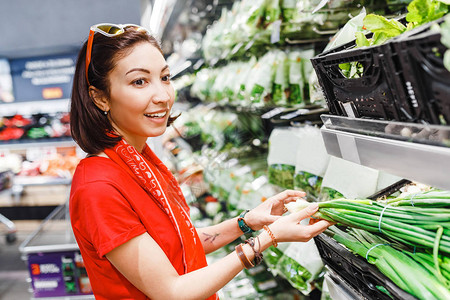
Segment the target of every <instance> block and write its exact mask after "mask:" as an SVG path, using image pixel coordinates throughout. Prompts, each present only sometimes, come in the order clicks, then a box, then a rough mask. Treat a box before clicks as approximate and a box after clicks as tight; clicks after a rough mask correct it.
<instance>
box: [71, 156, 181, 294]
mask: <svg viewBox="0 0 450 300" xmlns="http://www.w3.org/2000/svg"><path fill="white" fill-rule="evenodd" d="M70 194H71V195H70V218H71V223H72V228H73V231H74V234H75V238H76V240H77V243H78V246H79V247H80V251H81V254H82V256H83V260H84V263H85V265H86V270H87V273H88V276H89V280H90V282H91V286H92V290H93V292H94V295H95V296H96V299H148V298H147V297H146V296H145V295H144V294H143V293H142V292H141V291H140V290H138V289H137V288H136V287H134V286H133V285H132V284H131V283H130V282H129V281H128V280H127V279H126V278H125V277H124V276H123V275H122V274H121V273H120V272H119V271H118V270H117V269H116V268H115V267H114V266H113V265H112V264H111V263H110V262H109V261H108V260H107V259H106V257H105V254H107V253H108V252H109V251H111V250H112V249H114V248H115V247H117V246H119V245H121V244H123V243H125V242H127V241H129V240H130V239H132V238H134V237H136V236H138V235H141V234H142V233H144V232H148V233H149V234H150V236H151V237H152V238H153V239H154V240H155V241H156V242H157V243H158V245H160V246H161V248H162V249H166V250H165V254H166V255H167V257H168V258H169V260H170V262H171V263H172V265H173V266H174V268H175V269H176V270H177V272H178V274H180V275H181V274H183V272H184V266H183V257H182V255H183V254H182V251H181V249H182V246H181V242H180V239H179V237H178V235H177V232H176V230H175V229H174V227H173V225H172V223H171V221H170V219H169V217H168V215H167V214H166V213H164V212H163V211H162V210H161V208H160V207H159V206H158V205H157V204H156V203H155V202H154V201H152V199H151V198H150V197H149V196H148V194H147V193H146V192H145V191H144V189H142V187H141V186H140V185H139V184H138V182H137V181H135V180H134V179H133V177H131V176H130V175H129V174H128V173H127V172H126V171H125V170H123V169H122V168H121V167H120V166H118V165H117V164H116V163H114V162H113V161H112V160H110V159H109V158H105V157H90V158H85V159H83V160H82V161H81V162H80V164H79V165H78V167H77V169H76V171H75V174H74V177H73V181H72V189H71V192H70Z"/></svg>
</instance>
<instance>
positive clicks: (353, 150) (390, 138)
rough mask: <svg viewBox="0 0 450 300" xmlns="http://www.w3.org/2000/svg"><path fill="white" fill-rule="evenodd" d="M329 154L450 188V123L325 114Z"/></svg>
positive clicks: (326, 145) (325, 130) (326, 142)
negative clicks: (405, 121)
mask: <svg viewBox="0 0 450 300" xmlns="http://www.w3.org/2000/svg"><path fill="white" fill-rule="evenodd" d="M321 117H322V121H323V123H324V126H323V127H322V128H321V132H322V137H323V139H324V142H325V147H326V149H327V152H328V154H330V155H333V156H336V157H339V158H343V159H345V160H348V161H351V162H354V163H358V164H361V165H363V166H367V167H370V168H374V169H378V170H382V171H385V172H388V173H390V174H393V175H397V176H400V177H403V178H405V179H409V180H412V181H418V182H421V183H424V184H428V185H431V186H433V187H436V188H441V189H446V190H448V189H450V181H449V180H448V172H449V171H448V170H450V147H449V145H450V143H449V142H450V126H441V125H429V124H416V123H402V122H388V121H378V120H371V119H370V120H369V119H356V118H348V117H342V116H334V115H322V116H321Z"/></svg>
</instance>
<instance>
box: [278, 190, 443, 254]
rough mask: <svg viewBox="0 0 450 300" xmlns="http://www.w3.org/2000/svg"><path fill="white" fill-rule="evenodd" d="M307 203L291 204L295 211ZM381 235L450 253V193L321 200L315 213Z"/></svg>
mask: <svg viewBox="0 0 450 300" xmlns="http://www.w3.org/2000/svg"><path fill="white" fill-rule="evenodd" d="M307 205H308V203H307V202H304V201H297V202H296V203H289V204H288V205H287V208H288V209H289V210H290V211H291V212H293V211H298V210H300V209H302V208H304V207H306V206H307ZM313 217H314V218H320V219H325V220H329V221H332V222H336V223H337V224H339V225H345V226H349V227H353V228H359V229H363V230H367V231H369V232H373V233H378V234H381V235H382V236H384V237H387V238H389V239H392V240H395V241H398V242H401V243H403V244H406V245H409V246H411V247H417V248H423V249H434V251H435V252H436V253H437V252H440V253H443V254H445V255H447V256H448V255H449V254H450V192H447V191H429V192H425V193H422V194H417V195H412V196H407V197H398V198H393V199H389V200H386V201H373V200H369V199H363V200H350V199H336V200H331V201H325V202H319V211H318V212H317V213H316V214H315V215H314V216H313Z"/></svg>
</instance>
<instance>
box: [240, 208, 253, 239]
mask: <svg viewBox="0 0 450 300" xmlns="http://www.w3.org/2000/svg"><path fill="white" fill-rule="evenodd" d="M248 212H249V210H248V209H247V210H244V211H243V212H241V214H240V215H239V218H238V225H239V228H240V229H241V230H242V232H243V233H245V234H249V233H252V232H255V231H254V230H253V229H251V228H250V227H249V226H248V225H247V223H245V221H244V217H245V214H246V213H248Z"/></svg>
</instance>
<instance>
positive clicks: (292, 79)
mask: <svg viewBox="0 0 450 300" xmlns="http://www.w3.org/2000/svg"><path fill="white" fill-rule="evenodd" d="M288 57H289V91H290V93H289V98H288V102H289V104H300V103H302V102H303V100H304V93H303V89H304V79H303V72H302V57H301V53H300V52H299V51H292V52H290V53H289V54H288Z"/></svg>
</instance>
